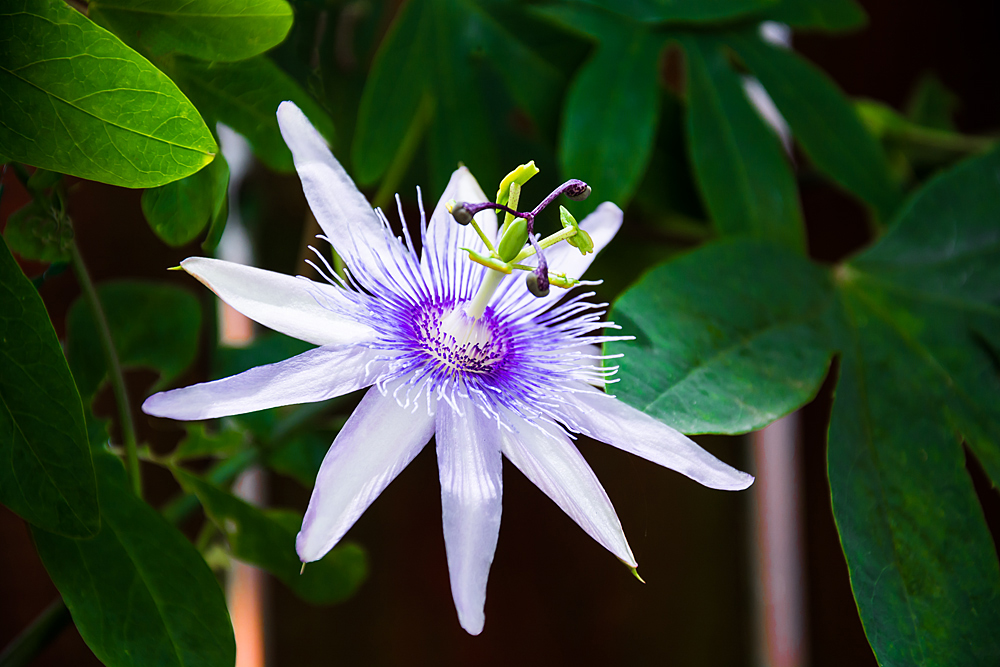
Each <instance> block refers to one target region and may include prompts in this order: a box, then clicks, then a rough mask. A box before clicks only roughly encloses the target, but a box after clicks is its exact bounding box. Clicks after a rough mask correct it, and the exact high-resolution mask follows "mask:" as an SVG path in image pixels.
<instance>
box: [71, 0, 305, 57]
mask: <svg viewBox="0 0 1000 667" xmlns="http://www.w3.org/2000/svg"><path fill="white" fill-rule="evenodd" d="M89 14H90V17H91V18H92V19H94V20H95V21H97V22H99V23H102V24H104V25H106V26H108V27H110V28H111V29H112V30H114V31H115V32H116V33H118V34H119V35H122V36H125V37H126V38H131V37H132V36H133V35H134V36H135V39H137V40H138V41H139V42H140V43H141V44H142V45H143V46H145V47H146V48H147V49H149V51H150V52H151V53H152V55H154V56H161V55H163V54H166V53H179V54H187V55H189V56H194V57H196V58H201V59H202V60H243V59H245V58H250V57H252V56H256V55H258V54H260V53H263V52H264V51H267V50H268V49H270V48H272V47H274V46H277V45H278V44H280V43H281V41H282V40H283V39H285V35H287V34H288V30H289V29H290V28H291V27H292V8H291V7H289V6H288V3H287V2H285V0H131V1H130V0H98V1H95V2H91V3H90V5H89Z"/></svg>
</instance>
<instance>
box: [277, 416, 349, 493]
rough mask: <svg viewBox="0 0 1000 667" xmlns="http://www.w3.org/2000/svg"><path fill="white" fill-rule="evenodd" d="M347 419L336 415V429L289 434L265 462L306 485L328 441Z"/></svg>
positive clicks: (313, 480)
mask: <svg viewBox="0 0 1000 667" xmlns="http://www.w3.org/2000/svg"><path fill="white" fill-rule="evenodd" d="M346 421H347V418H346V417H338V418H336V420H335V421H334V423H333V426H334V427H335V428H336V430H335V431H333V432H330V431H326V430H324V431H312V430H310V431H305V432H303V433H300V434H298V435H295V436H292V437H291V438H289V439H288V441H287V442H285V443H283V444H281V445H280V446H278V448H277V449H275V450H274V451H273V452H271V453H269V454H268V456H267V459H266V461H265V463H266V464H267V467H268V468H270V469H271V470H273V471H275V472H277V473H281V474H282V475H288V476H289V477H291V478H292V479H294V480H295V481H297V482H298V483H299V484H301V485H302V486H304V487H306V488H307V489H311V488H312V487H313V485H314V484H315V483H316V475H317V474H319V468H320V465H321V464H322V463H323V457H324V456H326V453H327V451H329V449H330V443H331V442H333V439H334V438H335V437H336V435H337V433H336V431H339V430H340V428H341V427H342V426H343V425H344V422H346Z"/></svg>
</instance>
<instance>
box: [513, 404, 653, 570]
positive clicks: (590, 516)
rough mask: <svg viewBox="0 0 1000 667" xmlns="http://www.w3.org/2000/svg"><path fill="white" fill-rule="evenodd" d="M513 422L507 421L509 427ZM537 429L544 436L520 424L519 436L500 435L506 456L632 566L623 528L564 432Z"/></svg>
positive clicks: (581, 524)
mask: <svg viewBox="0 0 1000 667" xmlns="http://www.w3.org/2000/svg"><path fill="white" fill-rule="evenodd" d="M517 421H519V420H516V419H511V420H510V423H512V424H516V423H517ZM540 426H541V428H544V429H545V431H546V433H548V437H547V436H546V435H545V434H543V433H542V432H541V431H539V430H538V429H537V428H535V427H534V426H532V425H530V424H524V423H523V422H522V423H521V424H518V432H517V433H507V432H506V431H504V432H502V433H501V437H502V443H501V447H502V449H503V453H504V456H506V457H507V458H508V459H510V462H511V463H513V464H514V465H516V466H517V467H518V469H520V471H521V472H523V473H524V475H525V477H527V478H528V479H530V480H531V482H532V483H533V484H534V485H535V486H537V487H538V488H539V489H541V490H542V491H544V492H545V495H547V496H548V497H549V498H551V499H552V500H554V501H555V503H556V504H557V505H559V507H561V508H562V510H563V511H564V512H566V514H568V515H569V516H570V518H571V519H573V521H576V522H577V523H578V524H579V525H580V527H581V528H583V529H584V530H585V531H586V532H587V534H588V535H590V536H591V537H593V538H594V539H595V540H597V541H598V542H600V543H601V545H603V546H604V548H606V549H607V550H608V551H610V552H611V553H613V554H614V555H615V556H616V557H617V558H618V559H619V560H621V561H623V562H625V563H627V564H628V565H630V566H631V567H636V562H635V556H633V555H632V549H630V548H629V546H628V541H627V540H626V539H625V533H624V532H623V531H622V524H621V522H620V521H619V520H618V515H617V514H616V513H615V508H614V507H613V506H612V505H611V499H609V498H608V494H607V492H605V490H604V487H603V486H601V483H600V481H598V479H597V475H595V474H594V471H593V470H591V468H590V466H589V465H588V464H587V461H586V460H585V459H584V458H583V456H582V455H581V454H580V451H579V450H578V449H577V448H576V445H574V444H573V443H572V442H571V441H570V439H569V438H568V437H566V434H565V433H564V432H563V430H562V429H560V428H557V427H555V426H551V425H548V424H542V425H540Z"/></svg>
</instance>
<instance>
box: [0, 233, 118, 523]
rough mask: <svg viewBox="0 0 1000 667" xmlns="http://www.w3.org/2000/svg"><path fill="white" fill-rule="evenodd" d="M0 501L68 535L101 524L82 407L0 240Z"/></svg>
mask: <svg viewBox="0 0 1000 667" xmlns="http://www.w3.org/2000/svg"><path fill="white" fill-rule="evenodd" d="M0 502H2V503H3V504H4V505H6V506H7V507H9V508H10V509H11V510H13V511H14V512H15V513H17V514H18V515H19V516H21V517H22V518H23V519H24V520H25V521H28V522H29V523H32V524H35V525H37V526H40V527H42V528H45V529H46V530H50V531H52V532H55V533H60V534H63V535H70V536H73V537H84V536H89V535H93V534H95V533H96V532H97V530H98V529H99V528H100V525H101V519H100V510H99V507H98V500H97V481H96V479H95V477H94V464H93V461H92V459H91V454H90V447H89V446H88V441H87V431H86V424H85V421H84V415H83V405H82V404H81V402H80V395H79V394H78V393H77V390H76V385H75V384H74V383H73V376H72V375H71V374H70V371H69V367H68V366H67V365H66V358H65V357H64V356H63V353H62V349H61V348H60V347H59V340H58V339H57V338H56V332H55V331H54V330H53V329H52V324H51V323H50V322H49V316H48V313H47V312H46V310H45V305H44V304H43V303H42V300H41V298H40V297H39V296H38V292H37V291H36V290H35V288H34V287H33V286H32V284H31V281H29V280H28V279H27V278H26V277H25V276H24V274H23V273H22V272H21V269H20V267H18V265H17V263H16V262H15V261H14V258H13V257H12V256H11V254H10V251H9V250H7V245H6V244H5V243H3V242H0Z"/></svg>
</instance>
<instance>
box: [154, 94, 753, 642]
mask: <svg viewBox="0 0 1000 667" xmlns="http://www.w3.org/2000/svg"><path fill="white" fill-rule="evenodd" d="M278 123H279V124H280V126H281V133H282V135H283V137H284V139H285V141H286V143H287V144H288V146H289V148H291V150H292V155H293V156H294V158H295V167H296V169H297V170H298V173H299V176H300V177H301V179H302V187H303V190H304V191H305V195H306V198H307V199H308V201H309V205H310V207H311V208H312V210H313V213H314V214H315V215H316V219H317V220H318V221H319V223H320V225H321V227H322V228H323V231H324V237H323V238H325V240H326V241H328V242H329V243H330V244H332V246H333V248H334V249H335V250H336V251H337V253H338V254H339V255H340V257H341V258H343V260H344V261H345V263H346V265H347V267H348V270H349V275H348V278H347V282H346V283H344V282H341V281H340V280H339V279H338V278H337V277H336V274H335V273H334V272H333V271H331V270H330V269H329V267H328V266H325V265H323V266H321V267H320V268H321V269H322V270H321V273H324V274H325V276H326V277H327V278H328V281H327V282H313V281H310V280H307V279H305V278H301V277H299V278H296V277H290V276H285V275H281V274H276V273H271V272H269V271H264V270H261V269H255V268H251V267H247V266H242V265H238V264H232V263H228V262H223V261H219V260H214V259H207V258H201V257H192V258H189V259H186V260H184V262H182V264H181V265H182V266H183V267H184V269H185V270H186V271H187V272H188V273H190V274H191V275H193V276H194V277H195V278H197V279H198V280H200V281H201V282H203V283H204V284H205V285H207V286H208V287H209V289H211V290H212V291H213V292H215V293H216V294H217V295H218V296H219V297H220V298H221V299H223V300H224V301H226V302H227V303H228V304H230V305H231V306H233V307H234V308H235V309H236V310H238V311H240V312H242V313H243V314H245V315H246V316H248V317H250V318H251V319H253V320H256V321H257V322H259V323H261V324H263V325H264V326H267V327H270V328H271V329H274V330H276V331H280V332H282V333H284V334H287V335H289V336H294V337H296V338H299V339H301V340H304V341H307V342H309V343H312V344H314V345H317V346H318V347H316V348H315V349H312V350H310V351H308V352H305V353H304V354H300V355H299V356H297V357H293V358H291V359H287V360H285V361H282V362H279V363H276V364H271V365H269V366H260V367H258V368H253V369H251V370H249V371H246V372H245V373H241V374H239V375H235V376H233V377H229V378H225V379H222V380H217V381H214V382H206V383H204V384H197V385H194V386H191V387H186V388H183V389H175V390H173V391H167V392H163V393H159V394H155V395H154V396H151V397H150V398H149V399H147V400H146V402H145V403H144V404H143V410H144V411H145V412H146V413H148V414H150V415H155V416H159V417H170V418H173V419H185V420H190V419H211V418H215V417H222V416H226V415H234V414H241V413H245V412H251V411H254V410H261V409H264V408H271V407H276V406H282V405H291V404H296V403H307V402H312V401H322V400H324V399H328V398H331V397H333V396H340V395H342V394H346V393H348V392H352V391H356V390H359V389H363V388H365V387H369V389H368V390H367V392H366V393H365V395H364V398H363V399H362V400H361V403H360V405H358V407H357V409H356V410H355V411H354V413H353V414H352V415H351V417H350V419H348V421H347V423H346V424H345V425H344V427H343V429H342V430H341V431H340V433H339V434H338V435H337V437H336V439H335V440H334V441H333V445H332V446H331V447H330V451H329V452H328V453H327V455H326V458H325V459H324V460H323V465H322V467H321V468H320V471H319V475H318V477H317V479H316V485H315V488H314V489H313V492H312V498H311V499H310V501H309V508H308V509H307V510H306V514H305V519H304V521H303V524H302V530H301V531H300V532H299V535H298V538H297V540H296V550H297V551H298V554H299V557H300V558H301V560H302V561H303V562H310V561H315V560H318V559H320V558H322V557H323V555H324V554H326V553H327V552H328V551H330V549H332V548H333V547H334V545H336V544H337V543H338V542H339V541H340V540H341V538H342V537H343V536H344V534H345V533H346V532H347V531H348V529H349V528H350V527H351V526H352V525H353V524H354V522H355V521H357V519H358V517H360V516H361V514H362V513H363V512H364V511H365V509H367V507H368V506H369V505H370V504H371V503H372V501H373V500H375V498H376V497H377V496H378V495H379V493H381V492H382V490H383V489H384V488H385V487H386V485H388V484H389V482H391V481H392V480H393V478H395V477H396V475H398V474H399V472H400V471H401V470H402V469H403V468H405V467H406V465H407V464H408V463H409V462H410V461H411V460H412V459H413V457H414V456H416V455H417V453H418V452H419V451H420V450H421V449H422V448H423V447H424V446H425V445H426V444H427V443H428V442H429V441H430V440H431V438H432V437H434V439H435V443H436V450H437V460H438V469H439V472H440V480H441V504H442V514H443V521H444V538H445V545H446V548H447V555H448V569H449V572H450V575H451V589H452V595H453V597H454V600H455V606H456V608H457V610H458V618H459V622H460V623H461V624H462V627H463V628H465V629H466V630H467V631H468V632H469V633H471V634H478V633H479V632H481V631H482V629H483V622H484V618H485V617H484V614H483V607H484V603H485V600H486V580H487V576H488V574H489V569H490V565H491V563H492V561H493V554H494V551H495V549H496V544H497V535H498V533H499V529H500V501H501V491H502V481H501V454H502V455H503V456H506V457H507V458H508V459H509V460H510V461H511V462H512V463H513V464H514V465H515V466H516V467H517V468H519V469H520V470H521V471H522V472H523V473H524V474H525V475H526V476H527V477H528V479H530V480H531V481H532V482H533V483H534V484H536V485H537V486H538V487H539V488H540V489H541V490H542V491H544V492H545V493H546V494H547V495H548V496H549V497H550V498H552V500H553V501H555V502H556V503H557V504H558V505H559V507H561V508H562V509H563V510H564V511H565V512H566V513H567V514H568V515H569V516H570V517H572V518H573V520H574V521H576V522H577V523H578V524H579V525H580V527H581V528H583V529H584V530H585V531H586V532H587V533H588V534H589V535H590V536H591V537H593V538H594V539H595V540H597V541H598V542H599V543H600V544H601V545H603V546H604V547H605V548H607V549H608V551H610V552H611V553H612V554H614V555H615V556H616V557H617V558H618V559H620V560H621V561H623V562H624V563H626V564H627V565H628V566H630V567H632V568H635V567H636V562H635V557H634V556H633V555H632V550H631V549H630V548H629V545H628V542H627V541H626V540H625V535H624V534H623V532H622V528H621V523H620V522H619V521H618V517H617V515H616V514H615V510H614V508H613V507H612V505H611V501H610V500H609V499H608V496H607V494H606V493H605V491H604V489H603V487H602V486H601V484H600V482H599V481H598V480H597V477H596V476H595V475H594V473H593V471H592V470H591V469H590V466H588V465H587V462H586V461H585V460H584V459H583V457H582V456H581V455H580V453H579V451H577V448H576V446H575V445H574V444H573V441H572V438H573V437H574V436H573V434H584V435H587V436H590V437H592V438H594V439H596V440H600V441H602V442H605V443H608V444H609V445H611V446H613V447H617V448H619V449H622V450H625V451H627V452H631V453H633V454H636V455H638V456H641V457H643V458H645V459H648V460H650V461H652V462H654V463H657V464H659V465H662V466H666V467H668V468H671V469H673V470H676V471H678V472H680V473H682V474H684V475H686V476H688V477H690V478H691V479H693V480H695V481H697V482H700V483H701V484H704V485H706V486H709V487H712V488H715V489H726V490H738V489H744V488H746V487H748V486H749V485H750V484H751V483H752V481H753V478H752V477H751V476H750V475H748V474H746V473H743V472H740V471H738V470H735V469H733V468H731V467H730V466H728V465H726V464H725V463H723V462H721V461H719V460H718V459H716V458H715V457H714V456H712V455H711V454H709V453H708V452H706V451H705V450H703V449H702V448H701V447H699V446H698V445H696V444H695V443H694V442H692V441H691V440H689V439H688V438H687V437H685V436H684V435H682V434H681V433H679V432H677V431H675V430H674V429H672V428H670V427H669V426H667V425H665V424H663V423H661V422H660V421H657V420H656V419H653V418H652V417H650V416H648V415H646V414H644V413H643V412H641V411H639V410H636V409H634V408H631V407H629V406H628V405H626V404H624V403H622V402H620V401H618V400H617V399H615V398H614V397H612V396H610V395H608V394H607V393H605V391H604V386H605V384H606V383H607V382H608V376H609V375H610V374H613V373H614V370H615V369H614V368H605V367H603V364H602V362H603V361H604V357H602V356H601V352H600V347H599V346H600V345H601V344H602V343H604V342H606V341H608V340H614V337H611V336H607V335H604V334H603V332H605V331H606V330H608V329H613V328H614V325H612V324H610V323H607V322H602V321H601V316H602V315H603V312H604V311H603V307H604V306H605V304H592V303H589V302H588V301H587V300H586V299H587V298H588V297H590V296H592V294H591V293H582V294H576V295H574V296H570V297H569V298H566V299H561V298H560V297H562V296H564V295H566V294H567V290H565V289H561V288H554V289H552V290H551V291H550V292H549V293H548V294H547V295H546V296H542V297H537V296H535V295H533V294H532V293H530V292H529V291H528V287H527V286H526V281H525V280H521V279H518V278H519V276H520V275H521V274H520V273H518V272H516V271H515V274H514V275H507V273H505V272H504V271H503V270H497V269H496V268H490V265H484V264H483V263H482V262H480V263H477V262H474V261H470V259H469V257H470V252H469V251H472V252H473V253H478V256H479V257H483V256H487V255H489V253H490V252H491V250H492V249H491V248H490V247H488V245H487V244H486V242H485V240H484V239H486V240H489V239H496V237H497V235H498V224H497V223H498V221H497V215H496V212H495V210H493V209H492V208H481V209H480V208H479V207H477V206H476V204H481V203H484V202H486V201H487V199H486V196H485V195H484V194H483V191H482V190H481V189H480V187H479V185H478V184H477V183H476V180H475V179H474V178H473V177H472V175H471V174H470V173H469V171H468V170H467V169H465V168H464V167H463V168H460V169H458V170H457V171H456V172H455V173H454V174H453V175H452V177H451V181H450V182H449V183H448V187H447V189H446V190H445V192H444V193H443V194H442V195H441V199H440V201H439V202H438V205H437V206H436V207H435V208H434V210H433V212H432V213H431V216H430V219H429V220H427V219H426V217H425V216H424V214H423V209H422V207H421V220H420V234H421V241H422V246H423V249H422V253H421V254H419V255H418V254H417V252H416V251H415V249H414V246H413V243H412V242H411V239H410V236H409V234H408V232H407V231H406V225H405V223H404V225H403V237H402V238H397V237H395V236H394V235H393V233H392V232H391V231H390V228H389V223H388V221H387V220H386V218H385V216H384V215H383V214H382V212H381V211H380V210H372V207H371V206H370V205H369V203H368V202H367V201H366V199H365V197H364V195H362V194H361V193H360V192H359V191H358V189H357V188H356V187H355V185H354V183H353V182H352V181H351V179H350V177H349V176H348V175H347V173H346V172H345V171H344V169H343V168H342V167H341V166H340V164H339V163H338V162H337V161H336V160H335V159H334V157H333V155H331V153H330V151H329V149H328V148H327V146H326V143H325V142H324V140H323V138H322V137H321V136H320V135H319V133H318V132H317V131H316V130H315V129H314V128H313V127H312V125H310V123H309V121H308V120H307V119H306V117H305V116H304V115H303V114H302V112H301V111H300V110H299V109H298V107H296V106H295V105H294V104H292V103H291V102H284V103H282V105H281V106H280V107H279V108H278ZM570 194H572V193H570ZM584 196H585V195H584ZM418 199H419V193H418ZM453 200H454V201H457V202H463V203H467V204H468V205H469V206H470V208H473V209H479V210H478V212H476V213H475V220H474V222H475V223H476V224H470V225H468V226H462V225H459V224H458V223H457V222H456V221H455V220H454V218H453V217H452V215H451V214H450V213H449V206H448V203H449V202H451V201H453ZM397 201H398V199H397ZM621 222H622V212H621V210H620V209H619V208H618V207H617V206H615V205H614V204H611V203H604V204H601V205H600V206H598V207H597V209H596V210H595V211H594V212H593V213H592V214H591V215H589V216H587V218H586V219H584V220H583V222H582V223H580V225H579V229H580V230H583V231H586V232H587V233H589V237H590V239H592V242H593V249H594V251H595V252H598V251H600V249H601V248H603V247H604V246H605V245H607V243H608V241H610V240H611V238H612V237H613V236H614V235H615V233H616V232H617V231H618V228H619V227H620V225H621ZM574 224H575V222H574ZM477 227H478V230H477ZM570 233H572V232H570ZM529 242H530V244H531V245H530V246H528V247H526V248H525V250H524V252H522V255H525V258H523V259H519V260H515V261H520V262H521V267H522V270H524V269H525V268H527V269H529V273H530V269H531V268H533V267H534V268H535V272H537V271H538V268H537V267H539V263H540V262H543V261H545V262H547V264H548V267H549V269H550V270H551V271H558V272H559V273H558V274H554V275H555V276H557V277H558V276H561V277H562V279H563V280H564V281H569V282H573V279H577V278H579V277H580V276H581V275H582V274H583V272H584V271H585V270H586V268H587V267H588V266H589V264H590V261H591V259H592V258H593V257H594V254H586V255H585V254H582V253H581V251H580V250H578V249H577V248H575V247H573V246H571V245H570V244H569V243H558V244H557V245H552V246H551V247H548V248H547V249H546V250H545V258H544V260H542V259H540V257H539V255H534V254H531V248H538V242H537V239H535V238H531V239H530V241H529ZM494 243H498V241H494ZM317 256H319V255H318V254H317ZM508 261H509V260H508ZM321 264H322V262H321ZM501 264H502V262H501ZM507 272H508V273H509V269H508V271H507ZM531 275H534V273H531Z"/></svg>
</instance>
